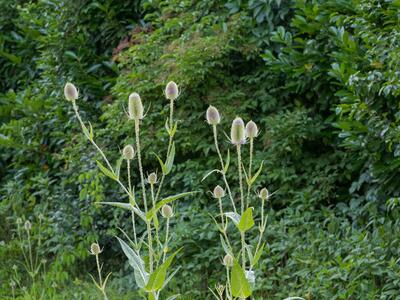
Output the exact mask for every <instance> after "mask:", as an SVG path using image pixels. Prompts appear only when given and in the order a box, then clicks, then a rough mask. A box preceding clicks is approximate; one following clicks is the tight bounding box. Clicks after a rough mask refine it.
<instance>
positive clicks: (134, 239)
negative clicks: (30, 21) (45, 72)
mask: <svg viewBox="0 0 400 300" xmlns="http://www.w3.org/2000/svg"><path fill="white" fill-rule="evenodd" d="M164 95H165V98H166V99H167V100H168V101H169V117H168V118H167V120H166V122H165V129H166V131H167V134H168V146H167V149H166V153H165V159H162V158H161V156H160V155H158V154H155V159H156V160H157V161H158V162H159V164H160V171H161V175H160V177H161V178H160V179H159V178H158V176H157V172H156V171H154V170H145V169H144V166H143V161H142V148H141V139H142V135H141V127H142V126H143V120H144V118H145V117H146V115H145V113H144V106H143V103H142V99H141V97H140V95H139V94H138V93H131V94H130V95H129V98H128V111H127V120H126V122H129V123H130V124H131V125H132V133H133V136H134V139H135V143H134V145H129V144H128V145H126V146H125V147H124V148H123V150H122V153H121V157H120V159H118V160H117V162H116V164H115V166H113V164H112V163H111V162H110V160H109V159H108V158H107V156H106V155H105V153H104V152H103V150H102V149H101V148H100V147H99V146H98V144H97V143H96V142H95V135H94V131H93V127H92V125H91V124H90V123H88V126H87V125H86V124H85V123H84V121H83V120H82V118H81V116H80V114H79V108H78V105H77V101H78V99H79V93H78V90H77V89H76V87H75V86H74V85H73V84H72V83H67V84H66V85H65V87H64V96H65V98H66V99H67V100H68V101H69V102H71V104H72V108H73V110H74V112H75V116H76V118H77V120H78V122H79V124H80V126H81V128H82V131H83V134H84V135H85V137H86V138H87V139H88V141H89V142H90V143H91V144H92V146H93V147H94V148H95V149H96V151H97V152H98V153H99V155H100V157H101V159H102V160H101V161H98V160H97V161H96V163H97V166H98V168H99V169H100V171H101V172H102V173H103V174H104V175H105V176H107V177H109V178H110V179H112V180H113V181H115V182H116V183H117V184H118V186H119V187H120V188H121V189H122V190H123V191H124V194H125V196H126V201H124V202H98V204H101V205H108V206H112V207H116V208H119V209H124V210H128V211H129V212H130V218H129V219H130V220H129V222H131V223H132V233H131V234H128V233H127V232H125V231H123V230H122V229H121V234H122V235H123V238H121V237H116V239H117V240H118V242H119V243H120V245H121V248H122V251H123V252H124V254H125V255H126V257H127V259H128V262H129V264H130V265H131V266H132V268H133V271H134V277H135V281H136V284H137V286H138V287H139V288H140V289H142V290H143V291H145V292H146V293H147V294H148V299H151V300H158V299H159V298H160V293H161V291H162V290H163V289H164V288H165V287H166V285H167V284H168V282H169V281H170V280H171V279H172V278H173V276H174V275H175V274H176V272H177V271H178V269H175V270H174V271H171V270H170V269H171V268H170V266H171V264H172V262H173V259H174V258H175V256H176V255H177V254H178V252H179V251H180V250H181V249H178V250H177V251H175V252H173V253H172V254H171V253H170V249H169V246H168V245H169V241H170V240H171V238H172V235H171V229H172V228H171V226H170V219H171V218H172V217H173V216H174V210H173V207H171V206H170V205H169V204H171V203H172V202H174V201H176V200H178V199H182V198H184V197H187V196H190V195H193V194H194V193H195V192H184V193H180V194H176V195H172V196H168V197H164V198H162V197H161V196H162V188H163V185H164V181H165V179H166V178H167V175H169V174H170V173H171V171H172V167H173V164H174V158H175V142H174V136H175V134H176V132H177V127H178V122H177V121H176V120H175V119H174V106H175V102H176V101H177V99H178V97H179V95H180V92H179V88H178V85H177V84H176V83H175V82H173V81H170V82H169V83H168V84H167V85H166V88H165V92H164ZM124 161H125V164H124V166H126V175H127V176H126V178H127V179H126V180H125V181H127V182H123V179H122V177H121V176H120V175H121V172H122V170H123V167H124V166H123V162H124ZM134 167H136V168H135V169H134ZM145 171H148V173H150V174H149V175H148V176H147V178H146V177H145ZM133 172H135V173H136V174H138V175H139V178H140V180H139V182H138V183H137V184H138V185H139V191H135V189H134V183H133V182H132V178H131V177H132V174H133ZM159 214H160V215H161V217H162V219H164V220H165V221H160V220H159ZM138 222H143V223H144V225H145V228H146V230H145V232H144V233H143V235H141V236H140V235H139V233H138V231H137V230H136V226H137V223H138ZM96 245H97V244H96ZM95 248H96V249H97V247H95ZM99 249H100V248H98V249H97V250H99ZM92 250H93V249H92ZM91 252H93V254H94V255H95V256H96V263H97V269H98V277H99V282H98V283H97V282H96V281H95V283H96V286H97V287H98V288H99V289H100V291H101V292H102V294H103V296H104V299H107V295H106V286H105V284H106V282H107V280H104V281H102V278H101V269H102V266H100V265H99V263H98V255H99V254H100V252H101V251H100V250H99V251H91ZM96 253H97V255H96ZM107 279H108V276H107ZM176 297H178V295H173V296H170V297H169V298H167V299H169V300H172V299H175V298H176ZM164 299H165V298H164Z"/></svg>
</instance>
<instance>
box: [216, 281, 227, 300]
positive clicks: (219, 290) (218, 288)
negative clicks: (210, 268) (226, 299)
mask: <svg viewBox="0 0 400 300" xmlns="http://www.w3.org/2000/svg"><path fill="white" fill-rule="evenodd" d="M215 290H216V291H217V293H218V295H219V296H220V298H221V299H222V295H223V294H224V290H225V286H224V285H223V284H220V283H218V284H217V285H215Z"/></svg>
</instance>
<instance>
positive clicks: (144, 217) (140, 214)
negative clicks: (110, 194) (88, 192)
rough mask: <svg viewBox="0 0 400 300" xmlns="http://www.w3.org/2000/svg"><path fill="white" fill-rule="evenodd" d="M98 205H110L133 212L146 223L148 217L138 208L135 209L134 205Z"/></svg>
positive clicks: (116, 203)
mask: <svg viewBox="0 0 400 300" xmlns="http://www.w3.org/2000/svg"><path fill="white" fill-rule="evenodd" d="M96 204H103V205H110V206H114V207H118V208H122V209H126V210H133V211H134V212H135V213H136V214H137V215H138V216H139V217H140V218H141V219H142V220H143V221H146V216H145V214H144V213H143V212H142V211H141V210H139V209H137V208H136V207H134V206H133V205H132V203H123V202H96Z"/></svg>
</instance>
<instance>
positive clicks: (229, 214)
mask: <svg viewBox="0 0 400 300" xmlns="http://www.w3.org/2000/svg"><path fill="white" fill-rule="evenodd" d="M224 215H225V216H227V217H228V218H229V219H231V220H232V221H233V223H234V224H235V225H236V226H238V224H239V222H240V215H239V214H237V213H235V212H233V211H230V212H226V213H224Z"/></svg>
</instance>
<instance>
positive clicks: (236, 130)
mask: <svg viewBox="0 0 400 300" xmlns="http://www.w3.org/2000/svg"><path fill="white" fill-rule="evenodd" d="M245 141H246V136H245V130H244V122H243V120H242V118H239V117H236V118H235V119H234V120H233V121H232V126H231V143H232V144H234V145H240V144H244V143H245Z"/></svg>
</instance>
